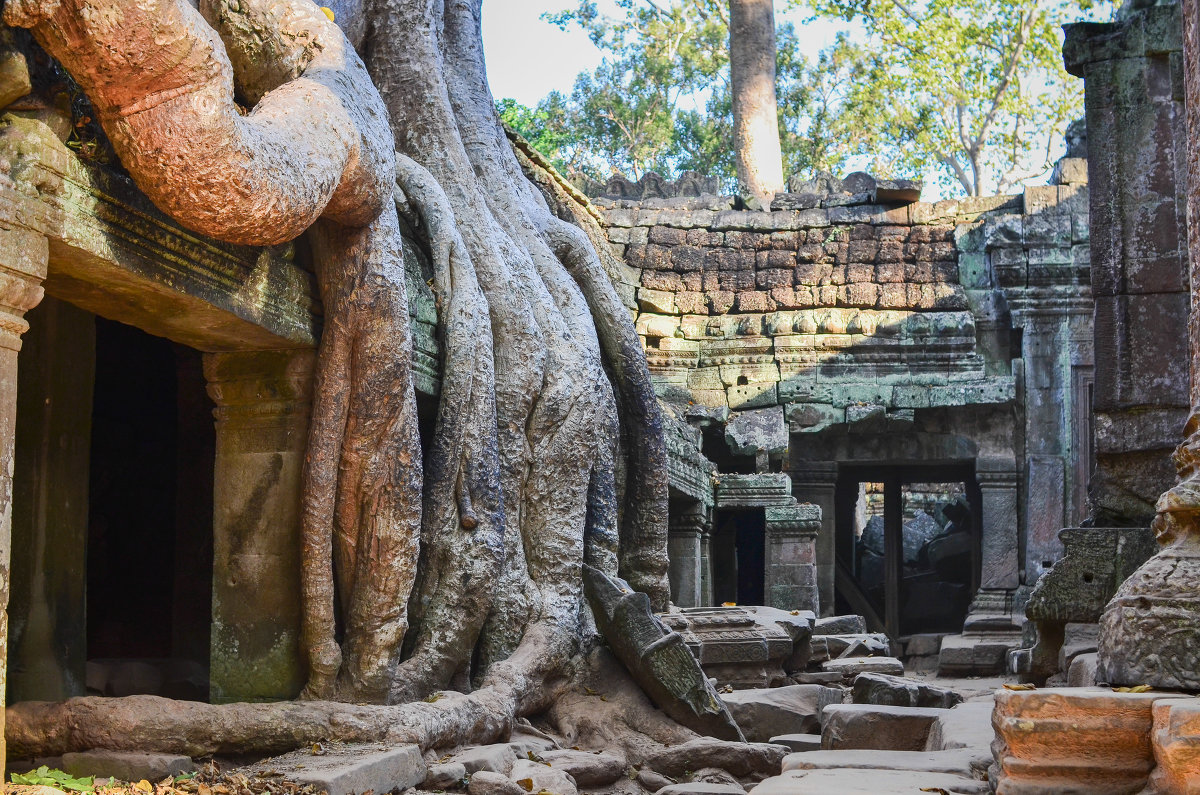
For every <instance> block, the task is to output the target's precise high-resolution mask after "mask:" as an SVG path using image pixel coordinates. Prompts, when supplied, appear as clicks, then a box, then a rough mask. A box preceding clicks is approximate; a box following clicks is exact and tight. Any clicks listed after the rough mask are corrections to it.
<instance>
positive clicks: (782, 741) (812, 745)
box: [770, 734, 821, 759]
mask: <svg viewBox="0 0 1200 795" xmlns="http://www.w3.org/2000/svg"><path fill="white" fill-rule="evenodd" d="M770 743H771V745H786V746H787V747H788V748H790V749H791V750H792V753H799V752H801V751H820V750H821V735H819V734H780V735H778V736H776V737H772V738H771V740H770ZM784 758H785V759H786V758H787V757H784Z"/></svg>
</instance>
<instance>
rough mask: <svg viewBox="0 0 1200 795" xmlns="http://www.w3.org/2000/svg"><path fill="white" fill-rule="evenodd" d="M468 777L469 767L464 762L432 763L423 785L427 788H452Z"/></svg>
mask: <svg viewBox="0 0 1200 795" xmlns="http://www.w3.org/2000/svg"><path fill="white" fill-rule="evenodd" d="M466 777H467V768H466V767H464V766H463V763H462V762H445V763H443V764H440V765H430V766H429V772H428V773H427V774H425V781H424V783H423V784H422V785H421V786H423V787H425V788H426V789H450V788H452V787H457V786H458V785H459V784H460V783H462V781H463V780H464V779H466Z"/></svg>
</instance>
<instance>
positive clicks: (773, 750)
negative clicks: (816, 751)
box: [642, 737, 788, 779]
mask: <svg viewBox="0 0 1200 795" xmlns="http://www.w3.org/2000/svg"><path fill="white" fill-rule="evenodd" d="M787 752H788V749H787V748H785V747H784V746H782V745H768V744H766V743H739V742H732V741H729V740H718V739H716V738H715V737H700V738H697V739H695V740H690V741H688V742H686V743H683V744H682V745H673V746H671V747H670V748H664V749H662V750H661V751H657V752H655V753H653V754H650V755H649V756H647V757H646V758H645V759H644V760H643V761H642V765H643V766H644V767H648V768H650V769H651V770H653V771H654V772H656V773H659V774H661V775H664V776H668V777H670V778H674V779H678V778H680V777H682V776H683V775H684V774H686V773H691V772H692V771H694V770H696V769H697V768H700V767H718V768H720V769H721V770H724V771H727V772H728V773H730V774H732V775H734V776H737V777H738V778H745V777H747V776H753V775H759V776H773V775H775V774H776V773H778V772H779V770H780V767H779V766H780V763H781V762H783V757H784V756H786V755H787Z"/></svg>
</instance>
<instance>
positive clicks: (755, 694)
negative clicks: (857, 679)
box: [721, 685, 842, 742]
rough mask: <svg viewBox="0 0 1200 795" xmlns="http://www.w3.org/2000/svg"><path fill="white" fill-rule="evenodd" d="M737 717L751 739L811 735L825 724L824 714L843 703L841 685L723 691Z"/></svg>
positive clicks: (764, 739) (761, 739) (761, 740)
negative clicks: (830, 708)
mask: <svg viewBox="0 0 1200 795" xmlns="http://www.w3.org/2000/svg"><path fill="white" fill-rule="evenodd" d="M721 700H722V701H724V702H725V704H726V705H727V706H728V707H729V711H730V713H732V714H733V719H734V720H735V721H736V722H737V724H738V726H739V727H741V729H742V733H743V734H745V735H746V739H747V740H750V741H751V742H767V741H768V740H770V739H771V738H772V737H774V736H776V735H780V734H808V733H811V732H813V731H817V730H818V729H819V727H820V725H821V713H822V711H823V710H824V709H825V707H827V706H829V705H830V704H841V703H842V691H841V688H836V687H823V686H821V685H788V686H786V687H772V688H760V689H754V690H735V691H733V692H732V693H722V694H721Z"/></svg>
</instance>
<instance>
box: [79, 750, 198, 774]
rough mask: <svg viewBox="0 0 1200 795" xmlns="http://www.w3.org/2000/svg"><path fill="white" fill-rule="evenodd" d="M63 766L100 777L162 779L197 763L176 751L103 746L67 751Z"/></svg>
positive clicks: (184, 770)
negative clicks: (121, 749)
mask: <svg viewBox="0 0 1200 795" xmlns="http://www.w3.org/2000/svg"><path fill="white" fill-rule="evenodd" d="M62 769H63V770H65V771H66V772H68V773H70V774H71V775H72V776H101V777H104V778H115V779H119V780H121V781H141V780H142V779H146V780H147V781H162V780H163V779H164V778H166V777H167V776H178V775H182V774H184V773H193V772H195V771H196V769H197V767H196V763H195V762H193V761H192V760H191V759H190V758H189V757H186V756H179V755H178V754H156V753H149V752H144V751H107V750H103V749H98V750H92V751H80V752H77V753H66V754H63V756H62Z"/></svg>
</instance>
